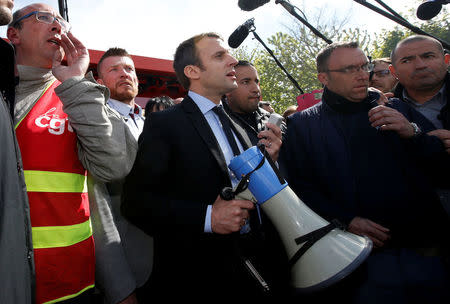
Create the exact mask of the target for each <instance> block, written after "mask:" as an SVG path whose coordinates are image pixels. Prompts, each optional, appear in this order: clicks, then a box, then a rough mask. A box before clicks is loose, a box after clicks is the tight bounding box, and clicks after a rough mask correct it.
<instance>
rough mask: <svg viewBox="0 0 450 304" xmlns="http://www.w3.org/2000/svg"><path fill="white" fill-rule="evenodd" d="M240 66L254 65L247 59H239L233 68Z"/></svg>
mask: <svg viewBox="0 0 450 304" xmlns="http://www.w3.org/2000/svg"><path fill="white" fill-rule="evenodd" d="M240 66H251V67H255V66H254V65H253V63H251V62H250V61H247V60H239V61H238V63H237V64H236V65H235V66H234V67H235V68H237V67H240Z"/></svg>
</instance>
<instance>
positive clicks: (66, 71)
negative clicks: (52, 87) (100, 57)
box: [52, 32, 89, 82]
mask: <svg viewBox="0 0 450 304" xmlns="http://www.w3.org/2000/svg"><path fill="white" fill-rule="evenodd" d="M61 47H62V50H60V51H57V52H56V53H55V56H54V57H53V64H52V72H53V75H54V76H55V77H56V78H57V79H58V80H59V81H61V82H63V81H65V80H67V79H69V78H71V77H75V76H84V75H85V74H86V71H87V69H88V67H89V52H88V50H87V48H86V47H85V46H84V45H83V44H82V43H81V42H80V41H79V40H78V39H77V38H75V36H74V35H73V34H72V33H71V32H69V33H67V34H62V35H61ZM64 54H65V55H66V60H67V66H65V65H62V60H63V59H64Z"/></svg>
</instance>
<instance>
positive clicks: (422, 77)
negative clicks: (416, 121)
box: [390, 35, 450, 149]
mask: <svg viewBox="0 0 450 304" xmlns="http://www.w3.org/2000/svg"><path fill="white" fill-rule="evenodd" d="M391 59H392V65H391V66H390V70H391V72H392V74H393V75H394V76H395V77H396V78H398V80H399V84H398V85H397V87H396V88H395V92H394V95H395V97H397V98H399V99H401V100H403V101H405V102H407V103H408V104H409V105H411V106H412V107H413V108H415V109H416V110H417V111H419V112H420V113H422V114H423V115H424V116H425V117H426V118H427V119H428V120H429V121H431V122H432V123H433V125H434V126H435V127H436V129H446V130H450V104H449V100H450V76H449V72H448V67H449V65H450V54H445V52H444V49H443V47H442V44H441V43H440V42H439V41H438V40H436V39H434V38H432V37H428V36H421V35H416V36H410V37H408V38H405V39H403V40H402V41H400V42H399V43H398V44H397V45H396V47H395V48H394V50H393V51H392V54H391ZM446 133H447V134H448V136H449V138H447V139H450V132H446ZM441 139H442V138H441ZM446 146H447V149H449V148H450V143H447V144H446Z"/></svg>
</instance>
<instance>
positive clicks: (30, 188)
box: [8, 4, 137, 304]
mask: <svg viewBox="0 0 450 304" xmlns="http://www.w3.org/2000/svg"><path fill="white" fill-rule="evenodd" d="M8 39H9V40H10V41H11V43H12V44H13V45H14V47H15V50H16V59H17V64H18V66H17V68H18V72H19V77H20V82H19V84H18V86H17V87H16V105H15V114H14V116H15V117H14V120H15V127H16V133H17V138H18V142H19V146H20V150H21V153H22V157H23V167H24V176H25V183H26V186H27V192H28V197H29V201H30V217H31V225H32V242H33V248H34V260H35V265H36V302H37V303H56V302H58V303H71V304H72V303H89V301H90V298H91V293H92V290H93V287H94V281H95V277H94V273H95V256H94V240H93V237H92V228H91V227H92V225H91V219H90V208H89V207H90V204H89V200H92V199H93V198H96V197H95V195H96V193H95V191H92V193H91V191H89V195H88V193H87V191H86V182H87V180H88V179H87V178H88V174H87V171H89V176H90V175H93V176H95V178H97V179H98V180H101V181H103V182H109V181H111V180H116V179H120V178H124V177H125V176H126V174H128V172H129V170H130V169H131V167H132V164H133V160H134V156H135V155H136V150H137V147H135V146H132V145H127V144H126V142H127V138H128V139H131V138H132V134H131V132H130V131H129V129H128V127H127V126H126V124H125V123H124V121H123V119H122V118H121V117H120V115H118V114H117V113H115V112H114V111H113V110H111V109H110V108H108V107H107V106H106V101H107V100H108V98H109V94H108V90H107V88H106V87H104V86H101V85H99V84H98V83H96V82H95V80H94V78H93V77H92V74H91V73H89V74H87V75H86V76H85V73H86V70H87V68H88V65H89V53H88V51H87V49H86V47H84V45H83V44H82V43H81V42H80V41H79V40H78V39H76V38H75V37H74V36H73V35H72V33H71V32H70V25H69V23H68V22H67V21H65V20H64V19H63V18H62V17H61V16H60V15H59V14H58V13H57V12H56V11H55V10H54V9H53V8H52V7H50V6H48V5H46V4H31V5H28V6H26V7H24V8H22V9H20V10H18V11H16V12H15V13H14V15H13V21H12V22H11V24H10V25H9V28H8ZM64 56H65V57H66V62H67V63H66V64H63V63H62V61H63V58H64ZM111 164H114V165H111ZM89 190H91V188H89ZM110 233H114V231H110Z"/></svg>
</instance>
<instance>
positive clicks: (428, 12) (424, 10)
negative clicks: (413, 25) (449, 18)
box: [416, 0, 450, 20]
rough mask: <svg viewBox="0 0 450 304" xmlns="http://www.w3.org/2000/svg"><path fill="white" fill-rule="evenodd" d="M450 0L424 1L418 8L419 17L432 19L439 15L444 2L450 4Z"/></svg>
mask: <svg viewBox="0 0 450 304" xmlns="http://www.w3.org/2000/svg"><path fill="white" fill-rule="evenodd" d="M448 3H450V1H448V0H428V1H424V2H423V3H422V4H421V5H419V7H418V8H417V13H416V14H417V17H418V18H419V19H421V20H430V19H431V18H433V17H435V16H437V14H439V12H440V11H441V9H442V4H448Z"/></svg>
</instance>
